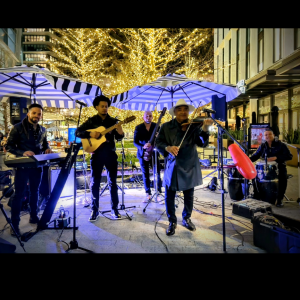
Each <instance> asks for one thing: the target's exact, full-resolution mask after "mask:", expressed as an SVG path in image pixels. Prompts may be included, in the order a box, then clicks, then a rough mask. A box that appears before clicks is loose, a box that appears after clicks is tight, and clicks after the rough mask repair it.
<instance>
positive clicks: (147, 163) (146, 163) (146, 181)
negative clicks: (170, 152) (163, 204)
mask: <svg viewBox="0 0 300 300" xmlns="http://www.w3.org/2000/svg"><path fill="white" fill-rule="evenodd" d="M152 159H153V163H154V164H155V156H154V155H152ZM152 159H150V160H149V161H146V160H144V159H143V158H139V161H140V165H141V170H142V174H143V181H144V188H145V192H146V193H147V194H149V195H151V189H150V174H149V166H151V167H152ZM153 172H155V170H153ZM157 173H158V182H157V189H158V191H159V192H160V193H161V185H162V183H161V178H160V164H159V159H158V157H157ZM155 179H156V178H155Z"/></svg>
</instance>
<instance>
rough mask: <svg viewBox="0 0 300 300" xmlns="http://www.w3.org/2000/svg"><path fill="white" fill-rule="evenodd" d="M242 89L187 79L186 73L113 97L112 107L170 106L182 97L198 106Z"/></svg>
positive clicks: (236, 94) (138, 108)
mask: <svg viewBox="0 0 300 300" xmlns="http://www.w3.org/2000/svg"><path fill="white" fill-rule="evenodd" d="M239 94H241V91H240V90H239V88H238V87H237V86H235V85H227V84H218V83H214V82H209V81H199V80H196V79H191V78H187V77H186V76H185V75H183V74H182V75H177V74H173V75H171V74H168V75H166V76H163V77H159V78H158V79H157V80H155V81H153V82H151V83H147V84H144V85H142V86H136V87H134V88H132V89H130V90H129V91H127V92H124V93H121V94H118V95H116V96H113V97H111V99H110V100H111V102H112V104H111V105H112V106H115V107H118V108H121V109H129V110H139V111H145V110H154V108H155V107H156V109H157V110H158V111H160V110H162V109H163V107H167V108H168V109H170V108H171V107H173V106H174V105H175V104H176V102H177V101H178V100H179V99H184V100H185V101H186V102H187V103H188V104H191V105H193V106H195V107H198V106H199V102H201V103H200V106H202V105H205V104H207V103H209V102H211V97H212V96H213V95H217V96H218V97H219V98H220V97H223V96H226V101H227V102H228V101H231V100H233V99H234V98H236V97H237V96H238V95H239Z"/></svg>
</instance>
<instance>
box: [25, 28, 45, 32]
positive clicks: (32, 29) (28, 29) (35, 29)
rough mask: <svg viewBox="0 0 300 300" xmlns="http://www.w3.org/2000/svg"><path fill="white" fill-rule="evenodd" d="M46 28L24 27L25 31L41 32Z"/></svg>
mask: <svg viewBox="0 0 300 300" xmlns="http://www.w3.org/2000/svg"><path fill="white" fill-rule="evenodd" d="M45 29H46V28H24V31H25V32H39V31H45Z"/></svg>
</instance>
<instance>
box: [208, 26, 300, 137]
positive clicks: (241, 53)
mask: <svg viewBox="0 0 300 300" xmlns="http://www.w3.org/2000/svg"><path fill="white" fill-rule="evenodd" d="M242 79H244V80H245V83H246V92H245V94H241V95H240V96H239V97H238V98H236V99H234V100H233V101H230V102H228V105H227V109H228V110H227V111H228V118H230V119H235V118H236V116H237V115H238V116H240V117H241V118H245V119H246V122H247V124H248V125H249V124H250V123H251V122H252V112H255V113H256V117H257V122H258V123H269V122H270V123H271V126H272V120H271V108H272V107H273V106H278V108H279V130H280V133H281V135H280V138H282V133H283V132H284V131H285V130H286V131H287V130H289V129H291V128H293V129H296V128H298V127H300V28H215V29H214V80H215V82H218V83H221V84H222V83H231V84H237V82H239V81H240V80H242Z"/></svg>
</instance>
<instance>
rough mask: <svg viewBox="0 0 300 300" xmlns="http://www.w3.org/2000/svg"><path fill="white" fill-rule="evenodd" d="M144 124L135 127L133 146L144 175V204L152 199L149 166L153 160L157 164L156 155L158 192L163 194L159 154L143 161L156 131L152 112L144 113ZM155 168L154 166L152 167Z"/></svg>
mask: <svg viewBox="0 0 300 300" xmlns="http://www.w3.org/2000/svg"><path fill="white" fill-rule="evenodd" d="M143 119H144V122H143V123H142V124H139V125H137V126H136V127H135V130H134V138H133V144H134V146H135V147H137V158H138V159H139V161H140V165H141V169H142V174H143V181H144V188H145V192H146V195H147V197H146V199H144V200H143V202H148V201H149V199H150V198H151V189H150V175H149V166H150V165H151V166H152V158H153V161H154V162H155V154H154V153H156V155H157V162H158V164H157V173H158V183H157V187H158V192H159V193H161V192H162V191H161V185H162V184H161V178H160V164H159V159H158V158H159V154H158V153H157V152H156V151H153V153H152V158H151V159H150V160H149V161H146V160H144V159H143V154H144V150H146V149H147V148H149V147H150V146H151V144H150V143H148V142H149V140H150V139H151V136H152V133H153V131H154V129H155V126H156V123H154V122H152V119H153V115H152V112H151V111H145V113H144V117H143ZM152 167H153V166H152ZM160 204H164V202H163V201H162V202H160Z"/></svg>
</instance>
